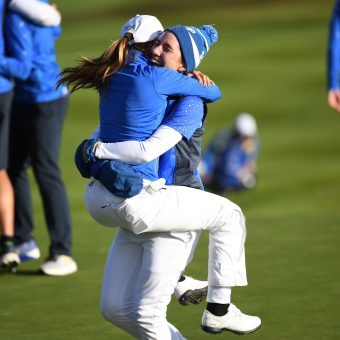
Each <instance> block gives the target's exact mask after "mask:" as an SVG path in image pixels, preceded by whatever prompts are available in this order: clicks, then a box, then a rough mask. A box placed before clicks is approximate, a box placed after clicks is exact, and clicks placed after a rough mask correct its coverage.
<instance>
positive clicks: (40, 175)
mask: <svg viewBox="0 0 340 340" xmlns="http://www.w3.org/2000/svg"><path fill="white" fill-rule="evenodd" d="M40 2H41V3H43V4H47V3H48V1H44V0H41V1H40ZM60 34H61V28H60V26H54V27H46V26H41V25H37V24H36V23H34V22H32V21H30V20H29V19H28V18H26V17H25V16H23V15H22V14H20V13H16V12H14V11H13V10H11V9H10V8H9V10H8V12H7V13H6V20H5V37H6V42H7V53H8V57H6V58H3V59H2V61H1V64H0V74H2V75H3V76H5V77H7V78H13V79H14V80H15V90H14V100H13V104H12V110H11V124H10V151H9V167H8V173H9V175H10V179H11V181H12V183H13V188H14V197H15V219H14V225H15V245H16V247H15V248H16V251H17V252H18V253H19V257H20V259H21V261H24V260H33V259H37V258H39V257H40V251H39V248H38V246H37V244H36V242H35V240H34V238H33V235H32V232H33V229H34V224H33V207H32V201H31V191H30V183H29V178H28V174H27V168H28V167H29V166H31V167H32V169H33V173H34V176H35V178H36V180H37V184H38V187H39V191H40V194H41V198H42V202H43V208H44V213H45V219H46V223H47V228H48V232H49V236H50V248H49V256H48V258H47V259H46V261H45V262H44V263H43V264H42V266H41V267H40V269H41V271H42V272H43V273H45V274H47V275H54V276H63V275H69V274H72V273H74V272H76V271H77V264H76V262H75V261H74V259H73V257H72V251H71V242H72V240H71V217H70V209H69V205H68V199H67V194H66V190H65V187H64V184H63V181H62V179H61V173H60V169H59V166H58V159H59V153H60V145H61V134H62V128H63V122H64V118H65V115H66V112H67V108H68V90H67V88H66V87H64V86H61V87H59V88H58V89H56V83H57V80H58V75H59V73H60V68H59V66H58V64H57V61H56V55H55V40H56V39H57V38H58V37H59V36H60Z"/></svg>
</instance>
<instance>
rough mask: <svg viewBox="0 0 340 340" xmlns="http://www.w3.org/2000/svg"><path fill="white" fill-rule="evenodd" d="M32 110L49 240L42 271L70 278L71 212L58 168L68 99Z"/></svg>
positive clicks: (33, 153) (33, 149)
mask: <svg viewBox="0 0 340 340" xmlns="http://www.w3.org/2000/svg"><path fill="white" fill-rule="evenodd" d="M33 108H34V110H33V115H32V117H31V118H32V129H31V131H30V138H29V140H30V144H29V147H30V158H31V164H32V168H33V172H34V175H35V178H36V180H37V183H38V186H39V190H40V194H41V198H42V202H43V206H44V213H45V219H46V223H47V227H48V232H49V236H50V249H49V258H48V259H47V261H46V262H45V263H44V264H43V265H42V266H41V270H42V271H43V272H44V273H45V274H47V275H56V276H59V275H60V276H62V275H68V274H72V273H74V272H75V271H77V265H76V262H75V261H74V260H73V258H72V250H71V245H72V230H71V216H70V208H69V203H68V198H67V194H66V189H65V186H64V183H63V181H62V178H61V172H60V169H59V165H58V163H59V155H60V147H61V136H62V129H63V123H64V120H65V116H66V113H67V109H68V97H62V98H60V99H57V100H54V101H51V102H46V103H36V104H34V105H33Z"/></svg>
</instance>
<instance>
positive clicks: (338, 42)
mask: <svg viewBox="0 0 340 340" xmlns="http://www.w3.org/2000/svg"><path fill="white" fill-rule="evenodd" d="M339 72H340V0H336V1H335V5H334V8H333V13H332V15H331V21H330V25H329V38H328V59H327V87H328V105H329V106H330V107H331V108H332V109H334V110H336V111H338V112H340V86H339Z"/></svg>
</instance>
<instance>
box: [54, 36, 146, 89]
mask: <svg viewBox="0 0 340 340" xmlns="http://www.w3.org/2000/svg"><path fill="white" fill-rule="evenodd" d="M132 39H133V36H132V34H131V33H126V34H125V36H124V37H122V38H121V39H119V40H116V41H113V42H112V43H111V45H110V46H109V47H108V48H107V49H106V50H105V51H104V53H103V54H102V55H101V56H100V57H98V58H94V59H91V58H87V57H84V56H82V57H80V61H79V64H78V65H77V66H74V67H68V68H65V69H64V70H63V71H62V72H61V73H60V76H61V78H60V80H59V81H58V83H57V86H60V85H62V84H65V85H68V86H70V87H71V89H70V90H71V92H74V91H76V90H79V89H81V88H84V89H89V88H95V89H96V90H99V89H100V88H101V87H102V86H104V85H105V84H106V81H107V80H108V78H109V77H110V76H111V75H113V74H115V73H116V72H117V71H119V70H120V69H122V68H123V67H124V66H126V65H127V64H128V63H129V61H130V58H129V50H130V49H131V48H133V49H137V50H139V51H141V52H143V53H146V52H148V50H149V49H150V48H151V46H152V44H153V41H151V42H150V41H149V42H146V43H139V44H133V45H129V41H130V40H132Z"/></svg>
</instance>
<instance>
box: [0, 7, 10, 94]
mask: <svg viewBox="0 0 340 340" xmlns="http://www.w3.org/2000/svg"><path fill="white" fill-rule="evenodd" d="M4 7H5V1H4V0H0V63H1V60H3V58H4V57H5V40H4V31H3V25H2V22H3V20H4V18H3V14H4ZM12 87H13V84H12V82H11V80H10V77H7V76H5V75H3V74H2V73H1V72H0V93H5V92H9V91H10V90H11V89H12Z"/></svg>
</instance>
